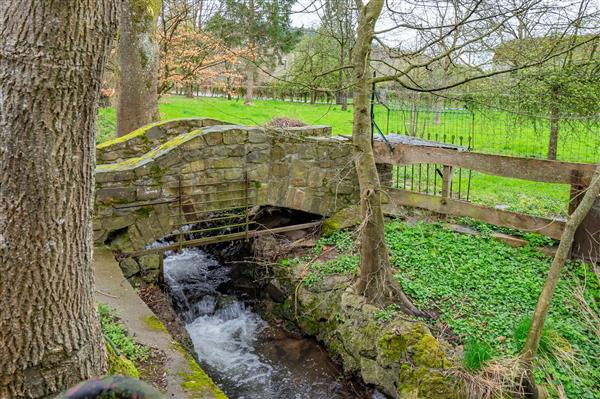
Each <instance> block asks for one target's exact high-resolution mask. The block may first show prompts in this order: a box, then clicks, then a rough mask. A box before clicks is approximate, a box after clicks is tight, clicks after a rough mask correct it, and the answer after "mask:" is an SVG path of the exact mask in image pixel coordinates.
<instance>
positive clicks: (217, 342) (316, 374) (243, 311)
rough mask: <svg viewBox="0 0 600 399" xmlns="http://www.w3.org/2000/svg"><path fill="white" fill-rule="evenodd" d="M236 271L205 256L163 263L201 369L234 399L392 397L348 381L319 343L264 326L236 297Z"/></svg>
mask: <svg viewBox="0 0 600 399" xmlns="http://www.w3.org/2000/svg"><path fill="white" fill-rule="evenodd" d="M237 267H244V266H237ZM234 268H235V267H234V266H229V265H223V264H222V263H221V262H220V261H219V260H218V259H217V258H215V257H214V256H212V255H210V254H208V253H206V252H203V251H202V250H200V249H185V250H183V251H182V252H181V253H178V254H176V253H168V254H167V256H166V257H165V260H164V273H165V276H164V277H165V282H166V284H167V286H168V290H169V294H170V295H171V299H172V301H173V304H174V306H175V309H176V310H177V311H178V313H179V315H180V316H181V317H182V318H183V319H184V321H185V323H186V329H187V331H188V333H189V336H190V338H191V339H192V342H193V345H194V349H195V350H196V353H197V354H198V358H199V360H200V364H201V366H202V367H203V368H204V369H205V370H206V371H207V373H208V374H209V375H211V377H212V378H213V379H214V380H215V382H216V383H217V384H218V385H219V386H220V387H221V389H223V391H224V392H225V393H226V394H227V395H228V396H229V397H230V398H232V399H254V398H261V399H288V398H290V399H291V398H294V399H304V398H307V399H308V398H311V399H321V398H322V399H346V398H376V399H379V398H381V399H383V398H385V397H384V396H383V395H381V394H380V393H379V392H376V391H375V392H371V391H369V390H368V389H366V388H364V387H363V386H361V385H360V384H356V383H352V382H351V381H348V380H346V379H344V378H343V375H342V373H341V371H340V368H339V366H337V365H336V364H335V363H333V362H332V361H331V359H330V358H329V356H328V354H327V353H326V352H325V350H324V349H323V348H322V347H321V346H319V344H318V343H317V342H316V341H314V340H312V339H306V338H298V337H296V336H294V335H291V334H288V333H287V332H285V331H284V330H283V329H281V328H278V327H276V326H272V325H269V323H267V322H266V321H264V320H263V319H262V318H261V317H260V316H259V314H258V313H256V312H254V311H253V309H252V308H251V306H249V305H248V303H249V302H248V301H247V300H248V298H246V297H244V296H243V295H240V293H239V292H236V291H235V281H233V278H232V277H230V276H231V275H234V274H235V273H234V272H235V270H233V269H234ZM241 298H243V299H245V300H246V301H243V300H242V299H241Z"/></svg>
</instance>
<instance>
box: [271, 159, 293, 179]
mask: <svg viewBox="0 0 600 399" xmlns="http://www.w3.org/2000/svg"><path fill="white" fill-rule="evenodd" d="M289 173H290V170H289V166H288V164H286V163H281V162H277V163H273V164H272V169H271V174H272V175H273V177H275V178H282V177H288V175H289Z"/></svg>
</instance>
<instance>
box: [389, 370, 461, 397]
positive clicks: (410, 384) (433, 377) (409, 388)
mask: <svg viewBox="0 0 600 399" xmlns="http://www.w3.org/2000/svg"><path fill="white" fill-rule="evenodd" d="M396 387H397V392H398V395H399V397H401V398H435V399H453V398H458V397H460V395H459V393H458V386H457V385H456V384H455V383H454V382H453V381H452V379H451V378H450V377H447V376H445V375H443V374H441V373H439V372H436V371H434V370H431V369H428V368H426V367H415V366H413V365H410V364H406V363H405V364H403V365H402V366H400V372H399V378H398V382H397V384H396Z"/></svg>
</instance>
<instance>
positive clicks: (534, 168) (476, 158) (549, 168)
mask: <svg viewBox="0 0 600 399" xmlns="http://www.w3.org/2000/svg"><path fill="white" fill-rule="evenodd" d="M393 146H394V151H393V152H392V153H390V150H389V149H388V148H387V146H386V145H385V143H382V142H375V144H374V147H373V151H374V152H375V162H377V163H388V164H399V165H410V164H417V163H431V164H443V165H449V166H454V167H458V168H465V169H472V170H477V171H480V172H484V173H489V174H491V175H495V176H503V177H512V178H517V179H525V180H533V181H538V182H546V183H564V184H577V183H578V184H583V185H588V184H589V183H590V181H591V179H592V175H593V174H594V169H595V165H592V164H582V163H574V162H560V161H547V160H543V159H533V158H518V157H509V156H505V155H492V154H482V153H477V152H466V151H464V152H461V151H456V150H452V149H446V148H435V147H427V146H422V145H407V144H393ZM576 180H577V181H576Z"/></svg>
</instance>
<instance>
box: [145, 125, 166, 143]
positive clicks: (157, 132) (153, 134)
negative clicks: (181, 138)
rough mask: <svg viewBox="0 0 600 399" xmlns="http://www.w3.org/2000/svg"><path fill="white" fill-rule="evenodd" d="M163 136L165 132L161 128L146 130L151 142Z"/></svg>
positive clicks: (154, 127) (155, 127)
mask: <svg viewBox="0 0 600 399" xmlns="http://www.w3.org/2000/svg"><path fill="white" fill-rule="evenodd" d="M162 135H163V130H162V128H161V126H153V127H151V128H150V129H148V130H146V137H147V138H148V139H149V140H158V139H159V138H161V137H162Z"/></svg>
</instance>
